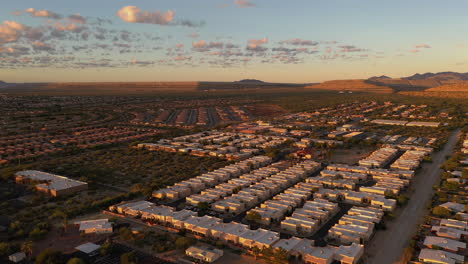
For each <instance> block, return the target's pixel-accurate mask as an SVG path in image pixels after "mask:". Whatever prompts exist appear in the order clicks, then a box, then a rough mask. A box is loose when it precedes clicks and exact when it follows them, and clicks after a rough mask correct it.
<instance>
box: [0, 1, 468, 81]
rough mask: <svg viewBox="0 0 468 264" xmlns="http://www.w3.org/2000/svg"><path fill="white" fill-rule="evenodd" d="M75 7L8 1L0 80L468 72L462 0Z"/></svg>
mask: <svg viewBox="0 0 468 264" xmlns="http://www.w3.org/2000/svg"><path fill="white" fill-rule="evenodd" d="M64 2H65V1H63V0H15V1H5V3H2V5H1V7H2V8H1V9H0V18H1V19H0V80H6V81H10V82H34V81H38V82H39V81H197V80H212V81H232V80H239V79H244V78H257V79H262V80H265V81H277V82H281V81H283V82H317V81H324V80H331V79H348V78H349V79H351V78H367V77H370V76H373V75H382V74H385V75H389V76H392V77H401V76H407V75H412V74H414V73H416V72H437V71H449V70H451V71H462V72H464V71H466V70H465V69H466V68H467V63H468V34H467V33H468V28H467V27H466V25H468V16H466V11H467V10H468V1H462V0H452V1H450V3H447V1H440V0H439V1H436V0H414V1H402V0H394V1H376V0H292V1H284V0H283V1H279V0H134V1H126V0H94V1H90V0H80V1H66V4H64ZM71 15H73V16H71Z"/></svg>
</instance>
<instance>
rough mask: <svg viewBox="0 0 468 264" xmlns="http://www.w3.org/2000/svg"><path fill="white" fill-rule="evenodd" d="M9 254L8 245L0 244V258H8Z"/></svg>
mask: <svg viewBox="0 0 468 264" xmlns="http://www.w3.org/2000/svg"><path fill="white" fill-rule="evenodd" d="M10 254H11V247H10V244H8V243H7V242H0V256H8V255H10Z"/></svg>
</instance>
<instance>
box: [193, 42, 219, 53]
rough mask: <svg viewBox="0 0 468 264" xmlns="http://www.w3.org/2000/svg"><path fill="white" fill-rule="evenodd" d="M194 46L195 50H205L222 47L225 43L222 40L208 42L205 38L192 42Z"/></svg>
mask: <svg viewBox="0 0 468 264" xmlns="http://www.w3.org/2000/svg"><path fill="white" fill-rule="evenodd" d="M192 47H193V49H194V50H195V51H199V52H205V51H209V50H210V49H222V48H223V47H224V43H222V42H206V41H205V40H199V41H196V42H193V43H192Z"/></svg>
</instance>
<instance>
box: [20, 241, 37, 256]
mask: <svg viewBox="0 0 468 264" xmlns="http://www.w3.org/2000/svg"><path fill="white" fill-rule="evenodd" d="M33 248H34V242H32V241H31V240H28V241H25V242H24V243H23V244H21V251H22V252H24V253H25V254H26V255H27V256H31V255H32V251H33Z"/></svg>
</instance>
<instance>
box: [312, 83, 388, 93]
mask: <svg viewBox="0 0 468 264" xmlns="http://www.w3.org/2000/svg"><path fill="white" fill-rule="evenodd" d="M306 88H309V89H321V90H335V91H355V92H372V93H392V92H394V91H393V89H392V88H390V87H388V86H385V85H375V84H372V83H369V82H368V81H367V80H335V81H327V82H323V83H319V84H314V85H309V86H306Z"/></svg>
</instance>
